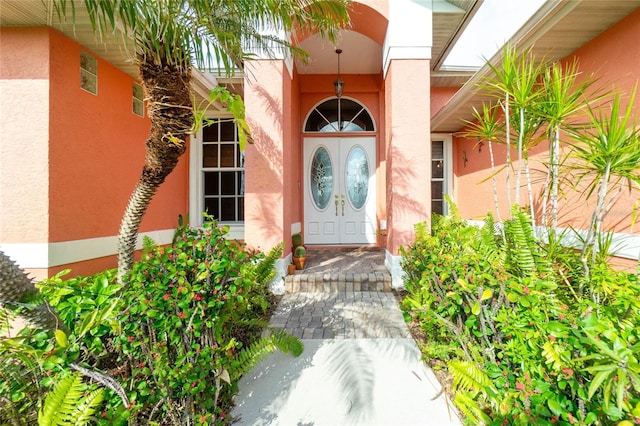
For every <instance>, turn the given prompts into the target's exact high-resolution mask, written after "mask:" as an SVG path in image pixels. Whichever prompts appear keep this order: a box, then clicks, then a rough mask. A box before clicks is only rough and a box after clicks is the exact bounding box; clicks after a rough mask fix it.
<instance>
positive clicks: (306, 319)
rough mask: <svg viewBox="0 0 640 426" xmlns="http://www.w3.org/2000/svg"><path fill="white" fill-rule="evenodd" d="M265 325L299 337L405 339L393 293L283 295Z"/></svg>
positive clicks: (354, 292)
mask: <svg viewBox="0 0 640 426" xmlns="http://www.w3.org/2000/svg"><path fill="white" fill-rule="evenodd" d="M269 326H270V327H272V328H281V329H284V330H285V331H287V332H289V333H291V334H293V335H295V336H297V337H299V338H301V339H363V338H409V337H411V334H410V333H409V330H408V328H407V325H406V324H405V322H404V320H403V318H402V314H401V312H400V309H398V302H397V301H396V298H395V296H394V294H393V293H391V292H382V291H357V292H356V291H351V292H336V293H292V294H285V295H284V296H283V298H282V299H281V300H280V303H279V304H278V307H277V309H276V311H275V313H274V314H273V316H272V317H271V321H270V323H269Z"/></svg>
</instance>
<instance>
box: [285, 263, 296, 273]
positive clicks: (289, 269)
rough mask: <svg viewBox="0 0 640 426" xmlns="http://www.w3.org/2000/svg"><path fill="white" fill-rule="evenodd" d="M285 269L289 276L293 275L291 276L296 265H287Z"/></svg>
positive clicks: (294, 271)
mask: <svg viewBox="0 0 640 426" xmlns="http://www.w3.org/2000/svg"><path fill="white" fill-rule="evenodd" d="M287 268H288V272H289V275H293V274H295V273H296V265H295V264H293V263H290V264H289V265H287Z"/></svg>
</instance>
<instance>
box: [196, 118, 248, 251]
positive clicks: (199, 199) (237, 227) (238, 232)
mask: <svg viewBox="0 0 640 426" xmlns="http://www.w3.org/2000/svg"><path fill="white" fill-rule="evenodd" d="M207 118H209V119H216V120H218V119H221V120H224V119H232V118H233V117H232V116H216V117H207ZM202 147H203V136H202V126H200V129H199V130H198V131H197V132H196V133H195V134H192V135H191V149H190V150H189V225H190V226H191V227H194V228H198V227H201V226H202V225H203V218H202V215H201V212H202V211H204V175H203V173H202V169H203V167H202V157H203V149H202ZM245 176H246V170H245ZM245 202H246V198H245ZM220 224H221V225H223V226H228V227H229V233H228V234H227V238H228V239H233V240H243V239H244V222H233V223H226V222H221V223H220Z"/></svg>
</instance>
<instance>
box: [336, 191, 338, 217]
mask: <svg viewBox="0 0 640 426" xmlns="http://www.w3.org/2000/svg"><path fill="white" fill-rule="evenodd" d="M336 216H338V195H337V194H336Z"/></svg>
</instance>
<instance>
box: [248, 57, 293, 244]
mask: <svg viewBox="0 0 640 426" xmlns="http://www.w3.org/2000/svg"><path fill="white" fill-rule="evenodd" d="M245 75H246V77H245V83H244V102H245V107H246V117H247V121H248V123H249V126H250V127H251V132H252V136H253V141H254V143H253V144H248V145H247V147H246V152H245V212H244V218H245V242H246V243H247V244H248V245H249V246H251V247H254V248H258V249H260V250H263V251H266V250H270V249H271V248H273V247H274V246H275V245H276V244H278V243H280V242H281V241H283V239H284V238H283V235H284V227H285V226H284V225H285V224H284V190H285V188H284V167H285V166H286V165H285V162H284V144H285V136H286V135H285V125H284V118H283V114H284V111H283V105H284V93H285V91H284V88H285V79H290V78H289V75H288V73H287V72H286V69H285V65H284V62H283V61H282V60H254V61H248V62H246V70H245Z"/></svg>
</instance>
